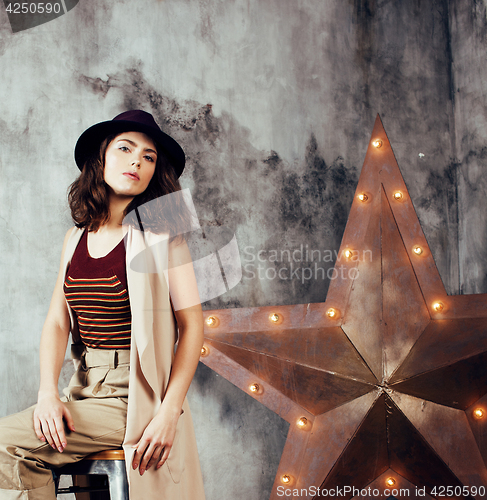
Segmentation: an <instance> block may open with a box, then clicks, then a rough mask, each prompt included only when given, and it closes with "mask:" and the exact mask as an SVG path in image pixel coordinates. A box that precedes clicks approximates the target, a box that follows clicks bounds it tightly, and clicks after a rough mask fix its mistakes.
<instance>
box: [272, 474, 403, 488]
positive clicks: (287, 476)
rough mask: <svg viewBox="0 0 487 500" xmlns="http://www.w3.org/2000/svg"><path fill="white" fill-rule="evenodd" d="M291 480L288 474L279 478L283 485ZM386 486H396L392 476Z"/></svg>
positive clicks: (291, 477)
mask: <svg viewBox="0 0 487 500" xmlns="http://www.w3.org/2000/svg"><path fill="white" fill-rule="evenodd" d="M292 480H293V476H291V475H289V474H283V475H282V476H281V481H282V482H283V483H284V484H290V483H291V482H292ZM384 482H385V483H386V485H387V486H394V485H395V484H396V480H395V478H394V477H392V476H389V477H388V478H387V479H386V480H385V481H384Z"/></svg>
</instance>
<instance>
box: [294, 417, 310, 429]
mask: <svg viewBox="0 0 487 500" xmlns="http://www.w3.org/2000/svg"><path fill="white" fill-rule="evenodd" d="M307 423H308V419H307V418H306V417H301V418H300V419H298V421H297V422H296V424H297V426H298V427H301V429H302V428H304V427H306V424H307Z"/></svg>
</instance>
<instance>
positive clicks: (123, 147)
mask: <svg viewBox="0 0 487 500" xmlns="http://www.w3.org/2000/svg"><path fill="white" fill-rule="evenodd" d="M118 149H120V150H121V151H130V149H129V148H128V147H127V146H119V148H118Z"/></svg>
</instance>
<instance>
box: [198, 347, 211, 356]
mask: <svg viewBox="0 0 487 500" xmlns="http://www.w3.org/2000/svg"><path fill="white" fill-rule="evenodd" d="M209 353H210V350H209V349H208V347H206V346H205V345H204V346H203V347H202V348H201V351H200V356H202V357H205V356H208V354H209Z"/></svg>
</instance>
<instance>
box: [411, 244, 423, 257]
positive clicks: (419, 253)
mask: <svg viewBox="0 0 487 500" xmlns="http://www.w3.org/2000/svg"><path fill="white" fill-rule="evenodd" d="M413 252H414V253H415V254H416V255H421V254H422V253H423V249H422V248H421V247H420V246H419V245H416V246H415V247H413Z"/></svg>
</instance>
